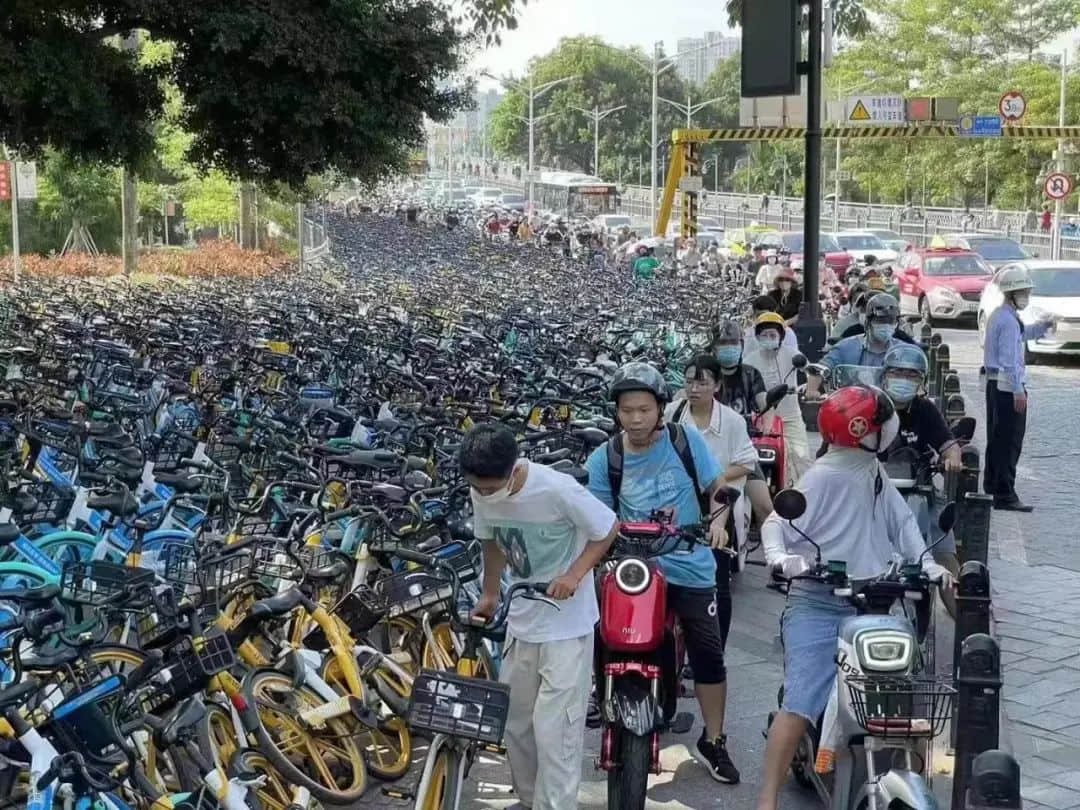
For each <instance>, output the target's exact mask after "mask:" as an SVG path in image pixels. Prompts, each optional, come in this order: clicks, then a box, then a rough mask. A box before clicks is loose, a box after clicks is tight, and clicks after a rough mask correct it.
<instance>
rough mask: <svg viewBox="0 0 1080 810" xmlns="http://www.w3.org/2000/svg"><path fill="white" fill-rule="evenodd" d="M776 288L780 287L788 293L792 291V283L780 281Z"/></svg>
mask: <svg viewBox="0 0 1080 810" xmlns="http://www.w3.org/2000/svg"><path fill="white" fill-rule="evenodd" d="M776 286H777V287H779V288H780V289H781V290H782V291H783V292H787V291H788V290H790V289H791V282H790V281H778V282H776Z"/></svg>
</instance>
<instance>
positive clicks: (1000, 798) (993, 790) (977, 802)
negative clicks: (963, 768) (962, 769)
mask: <svg viewBox="0 0 1080 810" xmlns="http://www.w3.org/2000/svg"><path fill="white" fill-rule="evenodd" d="M1022 806H1023V805H1022V803H1021V801H1020V763H1019V762H1017V761H1016V760H1015V759H1014V758H1013V757H1012V755H1011V754H1007V753H1005V752H1004V751H998V750H996V749H993V750H990V751H983V752H982V753H981V754H979V755H978V756H977V757H975V761H974V762H973V763H972V765H971V780H970V784H969V786H968V795H967V802H966V804H965V808H966V810H984V808H985V810H989V808H1010V809H1011V810H1018V809H1019V808H1020V807H1022Z"/></svg>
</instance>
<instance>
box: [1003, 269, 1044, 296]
mask: <svg viewBox="0 0 1080 810" xmlns="http://www.w3.org/2000/svg"><path fill="white" fill-rule="evenodd" d="M997 285H998V289H999V290H1001V291H1002V292H1003V293H1005V294H1006V295H1007V294H1008V293H1013V292H1020V291H1022V290H1030V289H1031V288H1032V287H1034V286H1035V285H1034V284H1033V283H1032V282H1031V274H1030V273H1028V271H1027V270H1025V269H1024V268H1023V267H1008V268H1006V269H1004V270H1002V271H1001V273H1000V274H999V275H998V279H997Z"/></svg>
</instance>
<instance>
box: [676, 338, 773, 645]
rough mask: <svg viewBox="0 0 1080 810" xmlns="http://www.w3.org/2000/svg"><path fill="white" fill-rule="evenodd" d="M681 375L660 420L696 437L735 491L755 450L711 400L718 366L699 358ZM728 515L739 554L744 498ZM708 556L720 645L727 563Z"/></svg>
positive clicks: (727, 619)
mask: <svg viewBox="0 0 1080 810" xmlns="http://www.w3.org/2000/svg"><path fill="white" fill-rule="evenodd" d="M685 375H686V388H685V390H684V393H683V396H682V397H680V398H678V399H676V400H675V401H674V402H672V403H671V404H669V405H668V406H667V408H666V409H665V411H664V420H665V421H667V422H678V423H680V424H682V425H686V426H688V427H692V428H695V429H696V430H697V431H698V432H699V433H701V435H702V436H704V437H705V444H707V445H708V447H709V452H710V453H711V454H712V457H713V459H714V460H715V461H716V464H717V466H718V467H719V468H720V469H721V470H723V471H724V473H723V479H724V483H725V485H726V486H729V487H734V488H735V489H738V490H740V491H741V490H742V488H743V484H744V483H745V482H746V476H747V475H749V474H750V472H752V471H753V469H754V465H755V464H757V450H755V449H754V445H753V444H752V443H751V441H750V434H749V433H748V432H747V430H746V420H745V419H744V418H743V417H742V416H740V415H739V414H737V413H736V412H735V411H733V410H732V409H731V408H729V407H727V406H726V405H721V404H720V403H719V402H717V401H716V399H715V395H716V392H717V389H718V387H719V385H720V379H721V377H720V375H721V371H720V362H719V361H718V360H717V359H716V358H715V357H713V356H712V355H711V354H699V355H698V356H697V357H695V358H694V359H693V360H691V361H690V362H689V363H688V364H687V366H686V371H685ZM731 514H732V517H731V521H733V522H734V528H735V533H736V537H737V538H738V540H739V544H740V548H745V543H746V531H747V529H748V528H749V524H750V510H749V509H748V508H747V505H746V498H745V496H744V497H740V498H739V499H738V501H736V502H735V507H734V508H733V509H732V510H731ZM731 521H729V524H728V525H729V527H730V526H731V525H732V523H731ZM729 542H730V538H729ZM714 553H715V554H716V614H717V617H718V618H719V619H720V636H721V639H722V640H723V641H724V643H725V644H726V643H727V634H728V628H729V627H730V626H731V587H730V576H731V557H730V556H729V554H728V552H727V551H726V550H718V551H716V552H714Z"/></svg>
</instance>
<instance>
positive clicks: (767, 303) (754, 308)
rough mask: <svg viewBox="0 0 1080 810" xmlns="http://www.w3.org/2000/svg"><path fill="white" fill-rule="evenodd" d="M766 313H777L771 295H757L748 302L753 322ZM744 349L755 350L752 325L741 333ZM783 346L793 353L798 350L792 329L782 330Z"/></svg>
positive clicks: (755, 344)
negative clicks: (792, 350)
mask: <svg viewBox="0 0 1080 810" xmlns="http://www.w3.org/2000/svg"><path fill="white" fill-rule="evenodd" d="M766 312H777V303H776V299H775V298H773V297H772V296H771V295H759V296H758V297H757V298H755V299H754V300H753V301H751V302H750V315H751V318H752V319H753V321H756V320H757V318H758V316H759V315H763V314H764V313H766ZM743 341H744V344H743V345H744V347H745V348H747V349H750V350H751V351H752V350H755V349H756V348H757V335H755V334H754V324H753V323H751V324H750V326H748V327H746V331H745V332H744V333H743ZM782 345H784V346H787V347H788V348H790V349H794V350H795V351H798V350H799V342H798V339H797V338H796V336H795V330H794V329H785V330H784V341H783V344H782Z"/></svg>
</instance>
